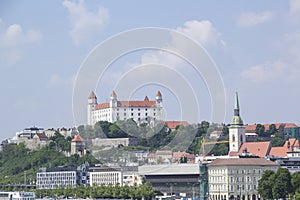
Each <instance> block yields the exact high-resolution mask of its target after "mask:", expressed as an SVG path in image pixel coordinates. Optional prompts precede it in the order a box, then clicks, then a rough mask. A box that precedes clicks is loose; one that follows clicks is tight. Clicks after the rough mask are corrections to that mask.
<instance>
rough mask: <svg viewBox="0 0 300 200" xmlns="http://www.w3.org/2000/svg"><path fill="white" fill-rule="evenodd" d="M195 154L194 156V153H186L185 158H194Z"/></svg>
mask: <svg viewBox="0 0 300 200" xmlns="http://www.w3.org/2000/svg"><path fill="white" fill-rule="evenodd" d="M195 157H196V156H195V154H188V155H187V158H188V159H194V158H195Z"/></svg>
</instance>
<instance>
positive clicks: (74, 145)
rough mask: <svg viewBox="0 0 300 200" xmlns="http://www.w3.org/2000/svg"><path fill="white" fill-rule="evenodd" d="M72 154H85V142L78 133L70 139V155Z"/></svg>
mask: <svg viewBox="0 0 300 200" xmlns="http://www.w3.org/2000/svg"><path fill="white" fill-rule="evenodd" d="M73 154H78V155H80V156H82V155H84V154H85V142H84V139H83V138H82V137H81V136H80V135H79V134H78V135H76V136H75V137H74V138H73V139H72V141H71V155H73Z"/></svg>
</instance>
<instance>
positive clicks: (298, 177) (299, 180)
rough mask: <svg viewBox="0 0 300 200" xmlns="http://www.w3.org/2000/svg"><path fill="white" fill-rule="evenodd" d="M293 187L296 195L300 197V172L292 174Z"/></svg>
mask: <svg viewBox="0 0 300 200" xmlns="http://www.w3.org/2000/svg"><path fill="white" fill-rule="evenodd" d="M292 185H293V189H294V191H295V193H298V194H299V195H300V172H299V171H298V172H295V173H293V174H292Z"/></svg>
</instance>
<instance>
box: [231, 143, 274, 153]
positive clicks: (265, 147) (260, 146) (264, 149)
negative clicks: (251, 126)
mask: <svg viewBox="0 0 300 200" xmlns="http://www.w3.org/2000/svg"><path fill="white" fill-rule="evenodd" d="M270 147H271V142H269V141H268V142H245V143H243V144H242V146H241V147H240V149H239V151H238V152H236V155H241V154H242V153H243V151H244V149H245V148H247V152H249V153H251V154H252V155H255V156H259V157H265V156H267V155H268V154H269V151H270ZM230 155H232V156H233V155H234V152H233V153H232V154H230Z"/></svg>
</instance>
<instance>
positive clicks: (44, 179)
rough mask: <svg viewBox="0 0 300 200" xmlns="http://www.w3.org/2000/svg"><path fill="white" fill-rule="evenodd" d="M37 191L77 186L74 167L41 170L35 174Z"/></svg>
mask: <svg viewBox="0 0 300 200" xmlns="http://www.w3.org/2000/svg"><path fill="white" fill-rule="evenodd" d="M36 179H37V183H36V184H37V188H38V189H55V188H57V187H61V186H63V187H66V186H71V187H75V186H76V185H77V170H76V167H70V166H63V167H55V168H41V169H40V170H39V171H38V172H37V176H36Z"/></svg>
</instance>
